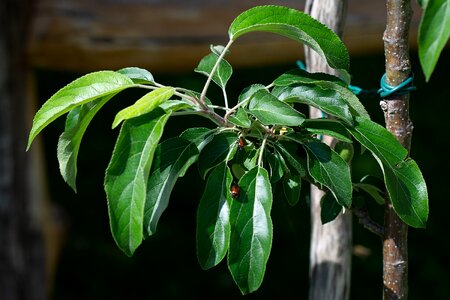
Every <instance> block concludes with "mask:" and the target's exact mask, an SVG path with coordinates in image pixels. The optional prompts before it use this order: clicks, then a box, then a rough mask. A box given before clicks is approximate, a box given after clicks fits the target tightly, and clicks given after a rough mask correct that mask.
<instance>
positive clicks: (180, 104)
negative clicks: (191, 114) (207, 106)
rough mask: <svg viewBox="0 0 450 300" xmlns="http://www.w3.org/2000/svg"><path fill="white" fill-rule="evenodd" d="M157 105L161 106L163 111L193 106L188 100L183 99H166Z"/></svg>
mask: <svg viewBox="0 0 450 300" xmlns="http://www.w3.org/2000/svg"><path fill="white" fill-rule="evenodd" d="M159 107H161V108H162V109H164V110H165V111H167V112H168V111H169V110H170V111H172V112H176V111H179V110H182V109H192V108H195V106H194V105H193V104H192V103H191V102H189V101H185V100H167V101H165V102H163V103H161V104H160V105H159Z"/></svg>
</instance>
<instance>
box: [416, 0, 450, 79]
mask: <svg viewBox="0 0 450 300" xmlns="http://www.w3.org/2000/svg"><path fill="white" fill-rule="evenodd" d="M422 2H426V3H424V4H425V6H424V7H425V11H424V12H423V15H422V20H421V22H420V27H419V59H420V64H421V65H422V70H423V72H424V74H425V78H426V80H427V81H428V80H430V77H431V74H432V73H433V71H434V68H435V67H436V64H437V61H438V59H439V56H440V55H441V52H442V49H444V46H445V45H446V44H447V41H448V39H449V37H450V0H429V1H422Z"/></svg>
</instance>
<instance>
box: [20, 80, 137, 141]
mask: <svg viewBox="0 0 450 300" xmlns="http://www.w3.org/2000/svg"><path fill="white" fill-rule="evenodd" d="M132 86H134V83H133V81H131V79H130V78H128V77H127V76H125V75H122V74H118V73H116V72H113V71H99V72H94V73H90V74H87V75H85V76H83V77H80V78H78V79H76V80H74V81H72V82H71V83H69V84H68V85H66V86H65V87H63V88H62V89H60V90H59V91H58V92H56V93H55V94H54V95H53V96H52V97H51V98H50V99H48V100H47V102H45V103H44V105H42V107H41V108H40V109H39V110H38V111H37V113H36V115H35V116H34V120H33V127H32V128H31V131H30V136H29V138H28V145H27V149H29V148H30V145H31V143H32V142H33V140H34V138H35V137H36V136H37V135H38V134H39V132H41V131H42V129H44V128H45V127H46V126H47V125H48V124H50V123H51V122H53V121H54V120H56V119H57V118H58V117H60V116H62V115H63V114H65V113H67V112H69V111H70V110H72V109H74V108H75V107H77V106H79V105H82V104H84V103H88V102H90V101H93V100H96V99H98V98H101V97H105V96H108V95H115V94H117V93H118V92H120V91H122V90H124V89H126V88H129V87H132Z"/></svg>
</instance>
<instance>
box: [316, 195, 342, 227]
mask: <svg viewBox="0 0 450 300" xmlns="http://www.w3.org/2000/svg"><path fill="white" fill-rule="evenodd" d="M320 208H321V209H320V219H321V221H322V225H323V224H326V223H329V222H331V221H334V219H336V218H337V216H339V213H340V212H341V211H342V206H341V205H339V203H337V201H336V199H335V198H334V197H333V195H332V194H331V193H325V195H323V197H322V199H320Z"/></svg>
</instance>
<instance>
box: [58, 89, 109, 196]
mask: <svg viewBox="0 0 450 300" xmlns="http://www.w3.org/2000/svg"><path fill="white" fill-rule="evenodd" d="M113 96H114V95H108V96H105V97H102V98H100V99H97V100H94V101H91V102H88V103H86V104H82V105H80V106H77V107H76V108H74V109H72V110H71V111H70V112H69V114H68V115H67V118H66V125H65V129H64V132H63V133H62V134H61V135H60V137H59V140H58V150H57V156H58V162H59V170H60V172H61V176H62V177H63V178H64V180H65V181H66V182H67V184H68V185H69V186H70V187H71V188H72V189H73V190H74V191H75V192H76V190H77V188H76V177H77V157H78V151H79V149H80V144H81V140H82V138H83V135H84V132H85V131H86V129H87V127H88V126H89V123H90V122H91V121H92V119H93V118H94V116H95V114H96V113H97V112H98V111H99V110H100V108H102V106H103V105H104V104H105V103H106V102H108V101H109V100H110V99H111V98H112V97H113Z"/></svg>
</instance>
